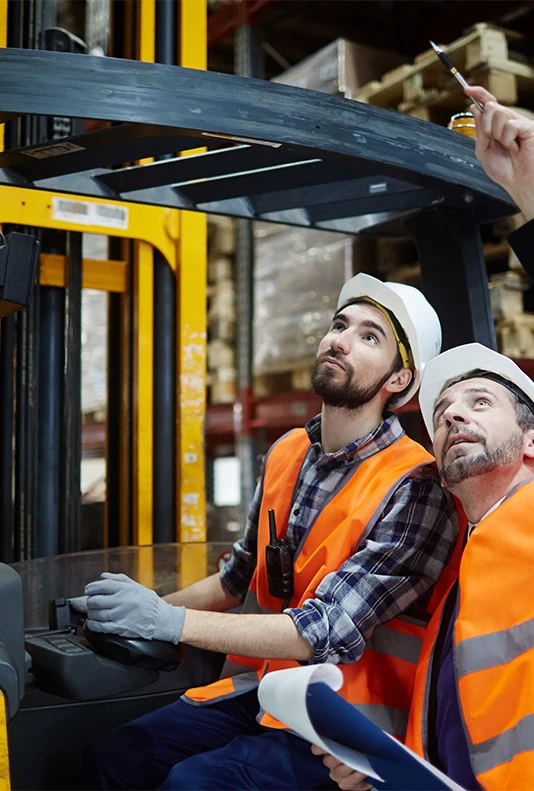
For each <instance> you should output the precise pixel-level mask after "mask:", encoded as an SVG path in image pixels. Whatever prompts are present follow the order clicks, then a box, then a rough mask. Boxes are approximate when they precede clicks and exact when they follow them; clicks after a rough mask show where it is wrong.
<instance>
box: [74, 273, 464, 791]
mask: <svg viewBox="0 0 534 791" xmlns="http://www.w3.org/2000/svg"><path fill="white" fill-rule="evenodd" d="M440 344H441V331H440V326H439V321H438V318H437V316H436V314H435V312H434V310H433V309H432V307H431V306H430V305H429V303H428V302H427V301H426V299H425V298H424V297H423V295H422V294H421V292H420V291H418V290H417V289H415V288H412V287H410V286H406V285H401V284H396V283H381V282H380V281H378V280H376V279H375V278H373V277H370V276H368V275H364V274H359V275H357V276H356V277H354V278H352V280H350V281H348V283H346V284H345V285H344V287H343V289H342V291H341V294H340V297H339V303H338V310H337V311H336V313H335V315H334V318H333V320H332V323H331V326H330V329H329V330H328V332H327V334H326V335H325V337H324V338H323V340H322V341H321V343H320V345H319V350H318V355H317V362H316V365H315V371H314V374H313V386H314V389H315V391H316V392H317V393H318V394H319V395H321V397H322V399H323V408H322V412H321V414H320V415H318V416H317V417H315V418H313V419H312V420H311V421H310V422H309V423H308V425H307V426H306V428H305V429H295V430H294V431H291V432H289V433H288V434H286V435H285V436H284V437H282V438H281V439H280V440H279V441H278V442H277V443H275V445H274V446H273V447H272V448H271V450H270V451H269V453H268V454H267V456H266V459H265V462H264V467H263V471H262V476H261V480H260V482H259V484H258V488H257V491H256V494H255V497H254V501H253V503H252V506H251V509H250V513H249V518H248V522H247V526H246V530H245V535H244V538H243V539H242V540H240V541H238V542H237V543H236V544H235V546H234V548H233V553H232V558H231V559H230V560H229V562H228V563H227V564H226V566H225V567H224V568H223V570H222V571H221V573H220V574H216V575H213V576H212V577H208V578H207V579H205V580H202V581H201V582H199V583H196V584H194V585H192V586H190V587H188V588H186V589H184V590H182V591H179V592H176V593H174V594H170V595H169V596H167V597H165V600H163V599H160V598H159V597H158V596H157V595H156V594H155V593H154V591H150V590H148V589H147V588H144V587H143V586H141V585H139V584H138V583H136V582H134V581H133V580H130V579H128V577H125V576H124V575H116V574H108V573H105V574H103V575H102V579H101V580H99V581H96V582H93V583H90V584H89V585H88V586H87V587H86V591H85V592H86V594H88V598H87V597H85V598H84V599H83V600H81V601H79V602H78V606H79V607H81V608H84V609H85V611H86V612H87V615H88V621H87V624H88V627H89V628H90V629H93V630H95V631H101V632H113V633H117V634H121V635H124V636H130V637H132V636H136V637H144V638H148V639H151V638H153V639H164V640H169V641H172V642H175V643H178V642H182V643H186V644H189V645H193V646H198V647H201V648H207V649H212V650H216V651H223V652H227V653H229V656H228V659H227V662H226V665H225V667H224V669H223V673H222V678H221V680H219V681H218V682H215V683H214V684H211V685H210V686H208V687H204V688H198V689H192V690H188V692H187V693H186V695H185V696H184V697H183V698H182V699H181V700H179V701H177V702H176V703H174V704H172V705H170V706H167V707H165V708H163V709H160V710H159V711H156V712H154V713H152V714H149V715H147V716H145V717H142V718H141V719H139V720H136V721H135V722H134V723H130V724H127V725H124V726H121V727H120V728H118V729H116V730H115V731H112V732H111V733H110V734H106V736H105V737H104V738H102V739H101V740H100V741H99V742H98V743H97V744H96V745H95V747H94V749H93V751H92V752H91V754H90V755H89V757H88V760H87V766H88V775H87V787H89V788H127V789H136V788H141V789H148V788H156V787H157V788H167V789H192V788H195V789H203V788H217V789H251V788H263V789H283V788H287V789H300V788H302V789H312V788H324V787H325V784H328V770H327V769H326V768H325V767H324V766H323V764H322V761H321V759H320V758H318V757H316V756H314V755H312V753H311V752H310V749H309V747H308V745H307V744H306V743H305V742H304V741H302V740H301V739H299V738H298V737H297V736H295V735H294V734H292V733H290V732H288V731H287V730H286V729H285V728H284V727H283V726H282V724H281V723H278V722H277V721H276V720H273V719H272V718H269V717H268V716H267V715H266V714H265V713H264V712H262V711H260V710H259V704H258V699H257V687H258V684H259V681H260V679H261V677H262V676H263V674H264V673H265V672H269V671H271V670H275V669H279V668H281V667H288V666H292V665H296V664H297V663H321V662H335V663H339V664H340V667H341V668H342V670H343V674H344V677H345V685H344V694H345V695H346V697H347V698H348V699H349V700H350V701H351V702H353V703H354V704H357V705H359V706H360V707H362V708H363V710H365V711H366V712H367V713H368V714H369V715H370V716H373V717H374V718H375V719H376V720H377V721H378V722H380V723H381V725H382V726H384V727H386V728H388V729H389V730H390V731H391V732H392V733H395V734H396V735H399V736H402V735H403V733H404V729H405V727H406V716H407V710H408V708H409V704H410V697H411V691H412V682H413V672H414V670H415V667H416V662H417V657H418V654H419V648H420V644H421V639H422V635H423V631H424V625H425V624H426V621H425V622H424V624H423V623H417V622H415V619H413V618H410V619H407V620H403V618H402V616H401V613H403V612H404V611H406V610H407V609H408V608H409V607H410V606H411V605H413V604H414V603H415V602H416V601H417V600H421V598H422V597H426V598H427V599H428V598H429V597H428V595H427V594H429V592H430V590H431V588H432V586H433V585H434V584H435V583H436V581H437V580H438V579H439V578H440V575H441V573H442V571H443V569H444V567H445V565H446V563H447V561H448V560H449V557H450V555H451V552H452V549H453V546H454V543H455V540H456V536H457V520H456V512H455V509H454V505H453V504H452V501H451V499H450V498H449V496H448V495H447V494H446V493H445V492H444V491H443V489H442V488H441V486H440V484H439V479H438V476H437V474H436V472H435V467H434V465H433V463H432V457H431V456H430V455H429V454H427V452H426V451H425V450H424V449H423V448H422V447H421V446H419V445H418V444H417V443H415V442H413V441H412V440H410V439H408V437H406V435H405V434H404V431H403V430H402V428H401V425H400V423H399V421H398V419H397V417H396V416H395V415H394V414H393V413H391V412H389V411H388V407H389V405H400V404H403V403H405V402H406V401H407V400H408V399H409V398H410V397H411V395H412V394H413V393H414V392H416V390H417V388H418V386H419V380H420V375H421V370H422V367H423V366H424V365H425V363H427V362H428V361H429V360H430V359H431V358H432V357H433V356H434V355H435V354H437V353H438V351H439V347H440ZM272 516H274V517H275V526H276V540H275V541H273V539H272V537H271V538H270V526H271V527H274V524H272V525H270V521H271V519H272ZM425 601H426V599H425ZM241 603H243V610H242V613H241V614H231V613H227V612H225V611H227V610H229V609H231V608H233V607H235V606H236V605H238V604H241ZM420 610H421V611H423V610H424V607H423V606H420Z"/></svg>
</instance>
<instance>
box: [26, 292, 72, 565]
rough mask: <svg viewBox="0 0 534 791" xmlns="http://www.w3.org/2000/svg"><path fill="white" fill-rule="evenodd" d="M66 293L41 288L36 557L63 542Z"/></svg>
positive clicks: (52, 551) (54, 552)
mask: <svg viewBox="0 0 534 791" xmlns="http://www.w3.org/2000/svg"><path fill="white" fill-rule="evenodd" d="M64 308H65V293H64V291H63V289H62V288H57V287H52V286H47V287H45V288H43V289H42V290H41V314H40V322H39V335H40V338H41V342H40V355H39V385H40V389H41V393H42V396H41V399H40V401H39V425H38V447H37V465H38V469H39V488H38V495H37V518H36V530H35V547H34V555H35V557H47V556H49V555H57V554H58V553H59V551H60V542H59V501H60V470H61V447H60V442H59V438H60V435H61V419H62V416H61V390H62V371H63V349H62V347H63V321H64Z"/></svg>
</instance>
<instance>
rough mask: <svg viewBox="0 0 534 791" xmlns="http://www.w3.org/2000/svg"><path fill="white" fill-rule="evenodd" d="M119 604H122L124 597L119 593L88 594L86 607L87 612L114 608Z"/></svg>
mask: <svg viewBox="0 0 534 791" xmlns="http://www.w3.org/2000/svg"><path fill="white" fill-rule="evenodd" d="M121 604H124V598H123V597H122V596H121V595H120V594H116V593H114V594H113V595H111V596H109V595H94V596H89V599H88V601H87V609H88V611H89V612H96V611H97V610H116V609H117V607H119V606H120V605H121Z"/></svg>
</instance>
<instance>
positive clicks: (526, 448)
mask: <svg viewBox="0 0 534 791" xmlns="http://www.w3.org/2000/svg"><path fill="white" fill-rule="evenodd" d="M523 456H524V457H525V458H526V459H533V460H534V428H529V429H528V431H525V435H524V445H523Z"/></svg>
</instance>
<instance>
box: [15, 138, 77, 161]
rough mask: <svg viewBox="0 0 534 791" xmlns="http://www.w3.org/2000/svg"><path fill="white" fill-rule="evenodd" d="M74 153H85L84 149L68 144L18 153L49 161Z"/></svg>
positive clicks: (51, 145) (55, 144) (74, 144)
mask: <svg viewBox="0 0 534 791" xmlns="http://www.w3.org/2000/svg"><path fill="white" fill-rule="evenodd" d="M74 151H85V148H84V146H78V145H76V143H70V142H65V143H51V144H50V145H48V146H39V148H32V150H31V151H21V152H20V153H21V154H24V156H26V157H33V158H34V159H50V157H61V156H63V154H72V153H73V152H74Z"/></svg>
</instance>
